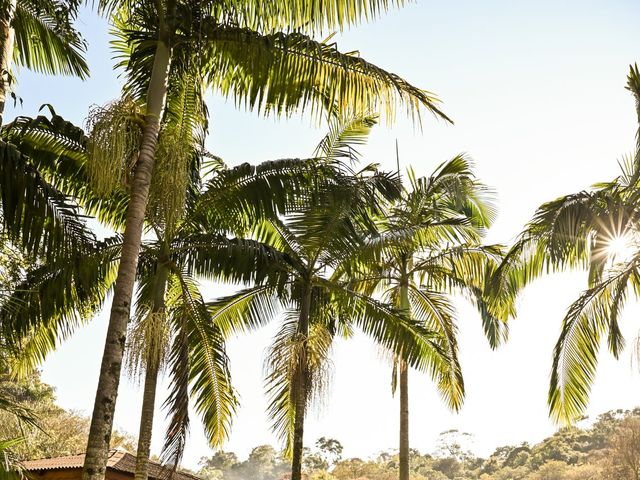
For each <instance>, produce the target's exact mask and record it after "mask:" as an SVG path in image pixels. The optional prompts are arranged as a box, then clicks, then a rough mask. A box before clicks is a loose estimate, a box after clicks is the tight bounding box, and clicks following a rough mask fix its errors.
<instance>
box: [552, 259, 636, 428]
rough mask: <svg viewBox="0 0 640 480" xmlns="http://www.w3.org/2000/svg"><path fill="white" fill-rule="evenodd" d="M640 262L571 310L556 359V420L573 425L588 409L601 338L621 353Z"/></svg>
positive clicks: (594, 289) (584, 296) (601, 284)
mask: <svg viewBox="0 0 640 480" xmlns="http://www.w3.org/2000/svg"><path fill="white" fill-rule="evenodd" d="M637 262H638V260H637V258H635V259H633V260H632V261H631V262H629V263H628V264H627V265H625V266H624V267H620V269H619V271H617V272H613V273H611V274H610V275H609V276H608V277H607V278H605V279H603V280H602V281H601V282H599V283H598V284H597V285H596V286H594V287H591V288H589V289H588V290H586V291H585V292H584V293H583V294H582V295H581V296H580V298H578V300H576V301H575V302H574V303H573V304H572V305H571V307H570V308H569V310H568V312H567V314H566V316H565V318H564V320H563V323H562V332H561V334H560V337H559V338H558V342H557V343H556V346H555V349H554V353H553V367H552V370H551V383H550V387H549V412H550V415H551V417H552V418H553V419H554V420H556V421H558V422H562V423H571V422H574V421H576V420H577V419H579V418H580V417H581V416H582V414H583V413H584V411H585V409H586V408H587V404H588V398H589V393H590V390H591V386H592V385H593V382H594V379H595V374H596V369H597V364H598V351H599V348H600V343H601V339H602V336H603V335H604V334H607V333H608V339H609V340H608V343H609V350H610V351H611V352H612V353H613V354H614V356H616V357H617V356H618V355H619V354H620V352H621V351H622V348H623V347H624V339H623V338H622V334H621V332H620V328H619V326H618V317H619V315H620V311H621V310H622V308H623V306H624V303H625V300H626V297H627V289H628V288H629V287H630V286H631V285H630V283H633V284H634V286H637V285H638V279H639V277H638V266H637ZM636 290H637V287H636ZM636 293H637V292H636Z"/></svg>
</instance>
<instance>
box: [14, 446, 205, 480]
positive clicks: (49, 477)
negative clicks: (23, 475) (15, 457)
mask: <svg viewBox="0 0 640 480" xmlns="http://www.w3.org/2000/svg"><path fill="white" fill-rule="evenodd" d="M83 464H84V453H82V454H79V455H70V456H66V457H54V458H42V459H40V460H29V461H27V462H22V466H23V468H24V470H26V471H27V472H28V474H29V478H30V479H33V480H81V479H82V465H83ZM135 469H136V456H135V455H132V454H131V453H129V452H127V451H125V450H120V449H115V450H111V451H109V459H108V460H107V472H106V475H105V478H106V480H132V479H133V477H134V473H135ZM149 480H200V478H198V477H196V476H195V475H192V474H190V473H186V472H173V471H172V469H170V468H163V467H162V465H160V464H159V463H156V462H149Z"/></svg>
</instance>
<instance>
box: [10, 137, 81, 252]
mask: <svg viewBox="0 0 640 480" xmlns="http://www.w3.org/2000/svg"><path fill="white" fill-rule="evenodd" d="M0 199H1V202H2V203H1V206H2V221H3V223H4V230H5V233H6V235H8V236H9V238H11V239H12V241H14V242H15V243H16V244H17V245H19V246H20V247H21V248H22V249H23V250H24V251H25V252H27V254H30V255H37V256H42V257H46V258H53V257H55V256H63V255H64V254H68V253H69V252H72V251H74V249H76V248H80V247H81V246H82V244H83V243H88V242H91V241H92V240H93V238H94V237H93V234H92V233H90V232H89V230H88V229H87V228H86V226H85V225H84V222H83V221H82V220H83V219H82V218H81V216H80V215H79V211H78V207H77V205H76V204H75V203H73V202H72V200H71V199H70V198H69V197H67V195H65V194H64V193H63V192H61V191H60V190H58V189H56V188H55V187H53V186H52V185H51V184H49V183H48V182H47V181H46V180H45V179H44V178H43V177H42V175H41V174H40V172H39V171H38V169H37V168H36V167H35V166H34V165H33V163H32V162H31V160H30V158H28V157H26V156H25V155H23V154H22V153H21V152H20V151H19V150H17V149H16V148H15V147H14V146H12V145H10V144H7V143H4V142H0Z"/></svg>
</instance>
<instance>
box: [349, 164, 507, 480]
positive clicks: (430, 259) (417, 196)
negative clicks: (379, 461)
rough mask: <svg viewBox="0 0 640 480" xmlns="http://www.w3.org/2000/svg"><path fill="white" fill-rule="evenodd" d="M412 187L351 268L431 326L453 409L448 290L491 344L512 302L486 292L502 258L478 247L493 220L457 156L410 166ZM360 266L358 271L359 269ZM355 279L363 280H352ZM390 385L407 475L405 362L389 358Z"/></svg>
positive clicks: (500, 336) (405, 475)
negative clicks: (476, 314) (476, 316)
mask: <svg viewBox="0 0 640 480" xmlns="http://www.w3.org/2000/svg"><path fill="white" fill-rule="evenodd" d="M409 180H410V188H409V189H407V190H405V191H403V193H402V196H401V198H400V199H399V200H397V201H395V202H394V203H393V204H392V205H391V206H390V207H389V209H388V211H387V212H385V216H383V217H382V218H381V219H380V221H379V233H376V234H375V235H373V236H372V237H371V238H370V239H369V240H368V243H369V245H368V246H367V247H366V248H365V249H364V250H363V251H364V254H362V253H361V254H360V257H361V258H360V259H359V261H360V263H361V265H355V266H354V267H351V268H352V269H354V270H355V271H354V272H353V273H351V274H350V275H349V276H351V277H352V278H353V279H354V280H353V281H354V282H355V284H356V285H358V286H359V288H361V289H363V291H365V292H367V293H368V294H370V293H372V292H374V291H376V290H377V291H379V292H380V293H381V294H382V295H383V299H384V301H387V302H389V303H392V304H393V305H395V306H396V307H398V308H400V309H402V310H404V311H405V312H406V314H407V315H408V316H409V317H410V318H412V319H414V320H415V321H417V322H419V324H420V325H423V326H424V328H426V329H429V330H431V331H434V332H437V334H438V346H439V348H441V349H442V350H443V351H445V352H446V353H447V356H448V358H449V359H450V363H449V364H447V365H445V366H444V367H443V369H442V370H439V371H432V372H431V373H432V377H433V378H434V381H436V383H437V384H438V388H439V390H440V392H441V394H442V396H443V398H444V400H445V401H446V403H447V405H448V406H449V407H450V408H452V409H454V410H457V409H458V408H460V406H461V404H462V401H463V397H464V382H463V378H462V373H461V369H460V365H459V363H458V346H457V338H456V336H457V327H456V323H457V322H456V318H455V310H454V307H453V305H452V303H451V298H450V295H451V294H452V293H454V292H457V293H462V294H463V295H466V296H467V297H469V298H471V299H472V301H474V302H475V303H476V305H477V307H478V309H479V311H480V313H481V315H482V321H483V327H484V330H485V333H486V334H487V337H488V338H489V341H490V343H491V346H492V347H494V348H495V347H496V346H497V345H498V344H499V343H500V342H501V341H502V340H504V339H505V338H506V331H507V330H506V324H505V323H504V321H506V319H507V317H508V315H509V314H510V313H512V307H511V305H510V302H507V301H505V300H504V299H501V301H502V305H500V307H501V309H500V308H495V307H494V305H495V306H498V305H499V302H498V301H497V300H491V303H490V302H488V301H487V298H485V293H484V291H485V285H484V282H485V279H486V278H488V276H489V275H490V274H491V272H492V271H493V270H495V269H496V268H497V266H498V265H499V263H500V261H501V255H502V254H501V250H500V247H499V246H489V247H483V246H481V245H480V240H481V238H482V236H483V234H484V230H485V229H486V228H487V227H488V226H489V225H490V224H491V222H492V220H493V216H494V207H493V205H492V204H491V202H490V198H489V195H488V190H487V188H486V187H485V186H483V185H482V184H481V183H480V182H478V180H477V179H476V178H475V177H474V175H473V172H472V166H471V163H470V161H469V160H468V159H467V158H465V157H464V156H462V155H459V156H457V157H455V158H453V159H452V160H450V161H448V162H445V163H443V164H441V165H440V166H439V167H438V168H437V169H436V170H435V172H434V173H433V174H432V175H430V176H429V177H424V178H416V177H415V176H414V174H413V173H412V172H411V171H410V172H409ZM358 270H361V271H358ZM358 277H361V278H358ZM393 368H394V371H393V377H392V390H393V391H394V392H395V389H396V386H398V387H399V390H400V395H399V396H400V429H399V434H400V442H399V443H400V447H399V455H400V460H399V474H400V479H401V480H408V479H409V476H410V466H409V397H408V382H409V380H408V365H407V364H406V362H404V361H402V359H400V358H395V359H394V367H393Z"/></svg>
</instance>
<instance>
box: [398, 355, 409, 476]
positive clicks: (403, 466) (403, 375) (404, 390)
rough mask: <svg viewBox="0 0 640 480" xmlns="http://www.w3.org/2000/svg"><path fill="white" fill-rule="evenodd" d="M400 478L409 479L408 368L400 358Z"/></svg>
mask: <svg viewBox="0 0 640 480" xmlns="http://www.w3.org/2000/svg"><path fill="white" fill-rule="evenodd" d="M399 366H400V385H399V386H400V455H399V456H400V459H399V470H400V480H409V368H408V365H407V362H406V361H405V360H403V359H400V362H399Z"/></svg>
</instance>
